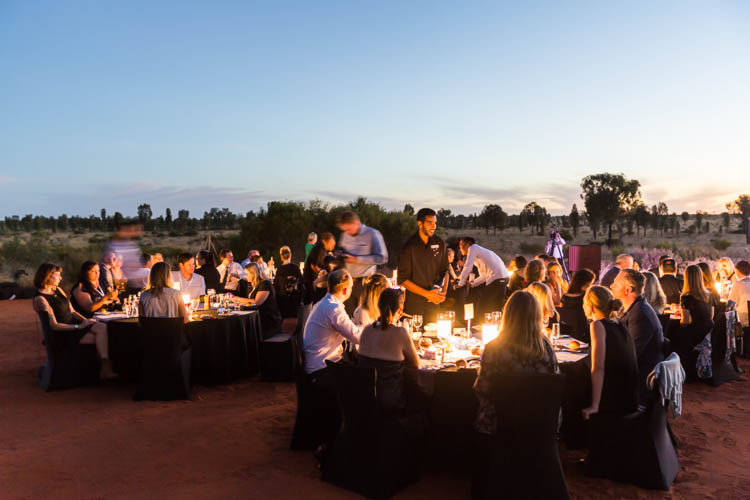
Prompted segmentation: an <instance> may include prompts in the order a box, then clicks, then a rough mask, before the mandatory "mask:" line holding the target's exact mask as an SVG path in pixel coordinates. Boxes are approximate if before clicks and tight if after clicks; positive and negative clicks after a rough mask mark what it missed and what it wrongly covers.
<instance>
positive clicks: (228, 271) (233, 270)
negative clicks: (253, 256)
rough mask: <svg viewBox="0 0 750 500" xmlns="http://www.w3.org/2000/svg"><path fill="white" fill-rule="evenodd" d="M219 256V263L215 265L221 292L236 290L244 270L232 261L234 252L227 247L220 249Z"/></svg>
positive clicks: (243, 275)
mask: <svg viewBox="0 0 750 500" xmlns="http://www.w3.org/2000/svg"><path fill="white" fill-rule="evenodd" d="M219 258H220V259H221V264H219V265H218V266H216V270H217V271H218V272H219V280H220V281H221V289H222V292H236V291H237V290H238V289H239V287H240V280H241V279H242V278H244V277H245V270H244V269H243V267H242V266H241V265H239V264H238V263H237V262H235V261H234V253H233V252H232V251H231V250H229V249H226V248H225V249H222V250H221V251H220V252H219ZM248 262H249V261H248ZM217 292H218V290H217Z"/></svg>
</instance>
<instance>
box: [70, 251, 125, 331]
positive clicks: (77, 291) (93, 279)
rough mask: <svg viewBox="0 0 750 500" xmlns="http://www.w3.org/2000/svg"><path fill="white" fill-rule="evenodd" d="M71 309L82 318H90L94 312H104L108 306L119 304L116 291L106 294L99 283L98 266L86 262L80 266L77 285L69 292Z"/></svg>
mask: <svg viewBox="0 0 750 500" xmlns="http://www.w3.org/2000/svg"><path fill="white" fill-rule="evenodd" d="M70 302H71V304H73V309H75V310H76V312H78V313H79V314H81V315H82V316H85V317H87V318H91V317H92V316H93V315H94V313H95V312H97V311H104V310H106V308H107V306H108V305H109V304H113V303H115V302H119V300H118V298H117V290H114V289H113V290H110V291H109V292H106V291H105V290H104V289H103V288H102V285H101V283H100V282H99V264H97V263H96V262H94V261H92V260H87V261H86V262H84V263H83V264H82V265H81V274H80V275H79V276H78V283H76V285H75V286H74V287H73V290H72V291H71V300H70Z"/></svg>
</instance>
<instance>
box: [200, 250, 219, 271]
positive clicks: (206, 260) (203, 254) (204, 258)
mask: <svg viewBox="0 0 750 500" xmlns="http://www.w3.org/2000/svg"><path fill="white" fill-rule="evenodd" d="M196 258H197V259H198V265H200V266H201V267H203V266H210V267H215V266H216V261H215V260H214V254H212V253H211V252H210V251H209V250H201V251H200V252H198V255H197V256H196Z"/></svg>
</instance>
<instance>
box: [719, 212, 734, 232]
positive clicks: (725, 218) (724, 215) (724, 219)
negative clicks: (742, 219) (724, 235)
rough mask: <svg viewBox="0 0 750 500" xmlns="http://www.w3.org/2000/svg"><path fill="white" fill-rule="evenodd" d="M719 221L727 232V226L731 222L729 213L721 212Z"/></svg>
mask: <svg viewBox="0 0 750 500" xmlns="http://www.w3.org/2000/svg"><path fill="white" fill-rule="evenodd" d="M721 220H722V222H723V223H724V228H725V229H726V230H727V231H729V224H730V222H732V221H731V218H730V215H729V212H722V213H721Z"/></svg>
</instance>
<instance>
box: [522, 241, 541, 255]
mask: <svg viewBox="0 0 750 500" xmlns="http://www.w3.org/2000/svg"><path fill="white" fill-rule="evenodd" d="M518 248H519V249H520V250H521V253H522V254H523V255H537V254H540V253H542V252H544V243H534V242H528V241H522V242H521V243H519V245H518Z"/></svg>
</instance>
